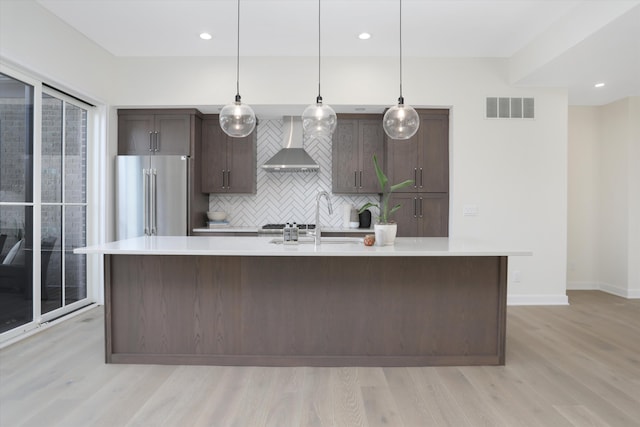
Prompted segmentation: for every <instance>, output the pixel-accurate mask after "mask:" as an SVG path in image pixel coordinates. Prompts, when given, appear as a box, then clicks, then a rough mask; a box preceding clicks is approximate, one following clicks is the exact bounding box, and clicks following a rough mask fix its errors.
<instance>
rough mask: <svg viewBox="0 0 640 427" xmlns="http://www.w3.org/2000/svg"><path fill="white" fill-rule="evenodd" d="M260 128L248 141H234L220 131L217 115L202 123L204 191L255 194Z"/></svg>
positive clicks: (208, 117) (209, 116) (248, 137)
mask: <svg viewBox="0 0 640 427" xmlns="http://www.w3.org/2000/svg"><path fill="white" fill-rule="evenodd" d="M256 151H257V128H256V130H254V131H253V132H252V133H251V134H250V135H249V136H247V137H245V138H232V137H230V136H228V135H227V134H225V133H224V132H223V131H222V129H221V128H220V122H219V119H218V116H217V115H205V118H204V120H203V121H202V157H201V162H202V163H201V167H202V191H204V192H206V193H255V192H256V171H257V153H256Z"/></svg>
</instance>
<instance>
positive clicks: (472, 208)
mask: <svg viewBox="0 0 640 427" xmlns="http://www.w3.org/2000/svg"><path fill="white" fill-rule="evenodd" d="M479 213H480V212H479V210H478V205H464V206H463V207H462V215H463V216H478V214H479Z"/></svg>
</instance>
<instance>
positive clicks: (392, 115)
mask: <svg viewBox="0 0 640 427" xmlns="http://www.w3.org/2000/svg"><path fill="white" fill-rule="evenodd" d="M398 3H399V5H400V14H399V15H400V37H399V41H400V56H399V59H400V97H399V98H398V105H394V106H393V107H391V108H389V109H388V110H387V112H386V113H384V117H383V118H382V127H383V129H384V132H385V133H386V134H387V136H389V138H391V139H396V140H403V139H409V138H411V137H412V136H413V135H415V134H416V132H418V128H419V127H420V116H418V112H417V111H416V110H415V109H414V108H413V107H412V106H410V105H404V98H403V97H402V0H399V2H398Z"/></svg>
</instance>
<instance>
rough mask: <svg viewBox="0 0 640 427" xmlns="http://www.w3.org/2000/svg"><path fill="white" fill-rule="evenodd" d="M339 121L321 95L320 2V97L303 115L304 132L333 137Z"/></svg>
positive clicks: (310, 134)
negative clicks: (323, 101) (323, 102)
mask: <svg viewBox="0 0 640 427" xmlns="http://www.w3.org/2000/svg"><path fill="white" fill-rule="evenodd" d="M337 121H338V119H337V117H336V112H335V111H333V108H331V107H330V106H328V105H326V104H322V96H321V95H320V0H318V97H317V98H316V103H315V104H311V105H309V106H308V107H307V108H305V110H304V112H303V113H302V131H303V132H304V134H305V135H308V136H315V137H319V136H331V135H332V134H333V131H334V130H335V129H336V123H337Z"/></svg>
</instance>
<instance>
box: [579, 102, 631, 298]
mask: <svg viewBox="0 0 640 427" xmlns="http://www.w3.org/2000/svg"><path fill="white" fill-rule="evenodd" d="M639 107H640V97H634V98H626V99H623V100H620V101H617V102H614V103H611V104H609V105H605V106H602V107H571V108H570V115H569V159H570V163H569V194H570V197H569V243H568V262H569V272H568V276H567V281H568V287H569V288H570V289H602V290H605V291H607V292H611V293H613V294H615V295H620V296H624V297H635V298H638V297H640V131H639V128H640V108H639Z"/></svg>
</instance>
